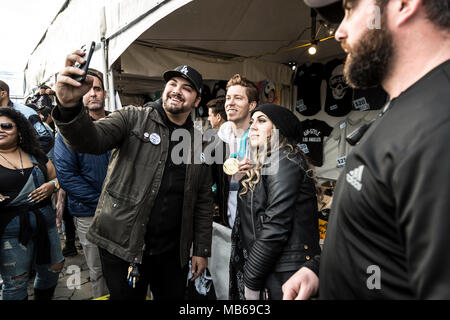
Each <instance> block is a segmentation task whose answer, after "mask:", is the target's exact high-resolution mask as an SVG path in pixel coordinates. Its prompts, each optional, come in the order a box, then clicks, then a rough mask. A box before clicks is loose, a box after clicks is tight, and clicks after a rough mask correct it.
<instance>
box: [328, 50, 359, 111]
mask: <svg viewBox="0 0 450 320" xmlns="http://www.w3.org/2000/svg"><path fill="white" fill-rule="evenodd" d="M325 77H326V80H327V98H326V100H325V112H326V113H328V114H329V115H330V116H333V117H343V116H345V115H346V114H348V113H349V112H350V111H352V93H353V92H352V91H353V90H352V89H351V88H350V87H349V86H348V84H347V83H346V82H345V80H344V62H343V60H341V59H334V60H331V61H330V62H328V63H327V64H326V65H325Z"/></svg>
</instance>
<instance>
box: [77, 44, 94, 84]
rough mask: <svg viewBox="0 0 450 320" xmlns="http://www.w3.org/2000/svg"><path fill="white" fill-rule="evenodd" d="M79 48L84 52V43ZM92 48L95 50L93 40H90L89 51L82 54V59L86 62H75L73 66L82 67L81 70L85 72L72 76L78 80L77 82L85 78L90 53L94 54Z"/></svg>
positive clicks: (90, 56)
mask: <svg viewBox="0 0 450 320" xmlns="http://www.w3.org/2000/svg"><path fill="white" fill-rule="evenodd" d="M81 50H82V51H84V52H86V50H87V47H86V45H84V46H82V47H81ZM94 50H95V42H94V41H92V42H91V45H90V47H89V52H88V54H87V55H85V56H84V59H85V60H86V62H85V63H83V64H79V63H78V62H77V63H75V65H74V67H75V68H79V69H82V70H83V71H84V72H85V74H84V75H82V76H74V77H73V79H74V80H76V81H78V82H83V81H84V80H85V79H86V75H87V71H88V68H89V63H90V62H91V58H92V55H93V54H94Z"/></svg>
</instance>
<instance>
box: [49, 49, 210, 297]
mask: <svg viewBox="0 0 450 320" xmlns="http://www.w3.org/2000/svg"><path fill="white" fill-rule="evenodd" d="M82 55H83V53H82V52H81V51H75V52H74V53H73V54H71V55H68V56H67V58H66V68H65V69H64V70H63V71H62V72H61V73H60V74H59V77H58V82H57V84H56V93H57V97H58V101H59V103H58V107H57V108H56V109H55V110H54V111H53V116H54V119H55V122H56V124H57V126H58V128H59V129H60V132H61V135H62V136H63V137H64V139H65V141H66V142H67V144H68V146H69V147H72V148H73V150H74V151H79V152H83V153H94V154H99V153H103V152H105V151H107V150H111V149H114V150H113V152H112V155H111V158H110V162H109V166H108V172H107V174H106V178H105V181H104V183H103V187H102V192H101V195H100V198H99V202H98V206H97V210H96V213H95V216H94V219H93V221H92V223H91V225H90V228H89V231H88V232H87V234H86V238H87V240H89V241H90V242H92V243H94V244H96V245H97V246H98V247H99V249H100V250H99V251H100V258H101V262H102V269H103V275H104V277H105V280H106V283H107V286H108V289H109V292H110V294H111V295H110V298H111V300H122V299H139V300H140V299H145V296H146V293H147V287H148V285H150V289H151V291H152V294H153V297H154V299H155V300H181V299H183V298H184V292H185V287H186V280H187V278H188V272H189V258H190V257H191V256H192V259H191V269H190V272H191V273H193V277H192V278H191V280H192V281H193V280H195V279H196V278H197V277H199V276H200V275H201V273H202V272H203V271H204V270H205V268H206V266H207V262H208V260H207V258H208V257H209V256H210V252H211V235H212V193H211V172H210V168H209V167H208V166H206V165H204V164H203V163H201V161H200V160H201V156H200V155H201V153H200V151H201V150H202V141H201V139H200V141H198V139H195V138H194V137H195V136H196V132H195V131H194V130H195V128H194V126H193V121H192V120H191V117H190V115H191V112H192V111H193V110H194V109H195V108H196V107H197V106H198V105H199V102H200V99H201V98H200V95H201V88H202V76H201V74H200V73H199V72H198V71H196V70H195V69H193V68H191V67H190V66H187V65H183V66H179V67H177V68H175V69H173V70H168V71H166V72H165V73H164V74H163V77H164V80H165V81H166V85H165V87H164V91H163V94H162V98H161V99H159V100H157V101H155V102H151V103H149V104H148V105H146V107H145V108H137V107H133V106H129V107H125V108H123V109H121V110H118V111H116V112H113V113H112V114H110V115H109V116H107V117H105V118H103V119H100V120H98V121H95V123H94V122H92V121H91V120H90V119H88V118H87V117H86V113H83V112H82V110H81V106H80V102H79V99H80V97H81V96H83V94H84V93H85V92H86V91H87V89H88V87H90V85H91V84H90V83H89V82H90V81H92V80H91V79H92V77H91V76H89V75H88V77H87V78H86V79H87V80H86V81H84V82H83V83H78V82H76V81H75V80H73V79H72V78H71V76H73V75H75V74H77V75H80V73H83V72H82V71H81V70H77V69H76V68H72V67H71V66H73V65H74V63H75V61H78V62H80V63H84V60H83V58H82ZM79 132H83V133H84V134H83V135H80V134H79ZM198 133H199V132H198ZM86 137H88V139H86ZM177 138H178V139H177ZM180 138H181V141H180ZM179 141H180V142H179ZM180 146H181V148H182V149H181V150H182V151H183V152H181V151H180V150H178V151H180V152H177V149H179V147H180ZM191 246H192V253H191V250H190V249H191Z"/></svg>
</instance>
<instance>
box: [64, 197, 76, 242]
mask: <svg viewBox="0 0 450 320" xmlns="http://www.w3.org/2000/svg"><path fill="white" fill-rule="evenodd" d="M63 221H64V231H65V232H66V239H67V240H66V243H67V242H70V241H72V242H73V243H75V223H74V222H73V217H72V215H71V214H70V212H69V209H68V207H67V198H66V203H65V205H64V211H63Z"/></svg>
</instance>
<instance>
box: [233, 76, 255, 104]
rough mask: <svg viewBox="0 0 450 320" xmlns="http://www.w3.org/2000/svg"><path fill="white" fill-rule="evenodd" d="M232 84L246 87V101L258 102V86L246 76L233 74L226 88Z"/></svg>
mask: <svg viewBox="0 0 450 320" xmlns="http://www.w3.org/2000/svg"><path fill="white" fill-rule="evenodd" d="M232 86H243V87H245V88H246V90H245V92H246V93H247V98H248V102H253V101H255V102H256V103H258V101H259V92H258V87H257V86H256V85H255V84H254V83H253V82H251V81H250V80H248V79H247V78H245V77H243V76H241V75H240V74H235V75H234V76H232V77H231V79H230V80H229V81H228V83H227V90H228V88H230V87H232Z"/></svg>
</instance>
